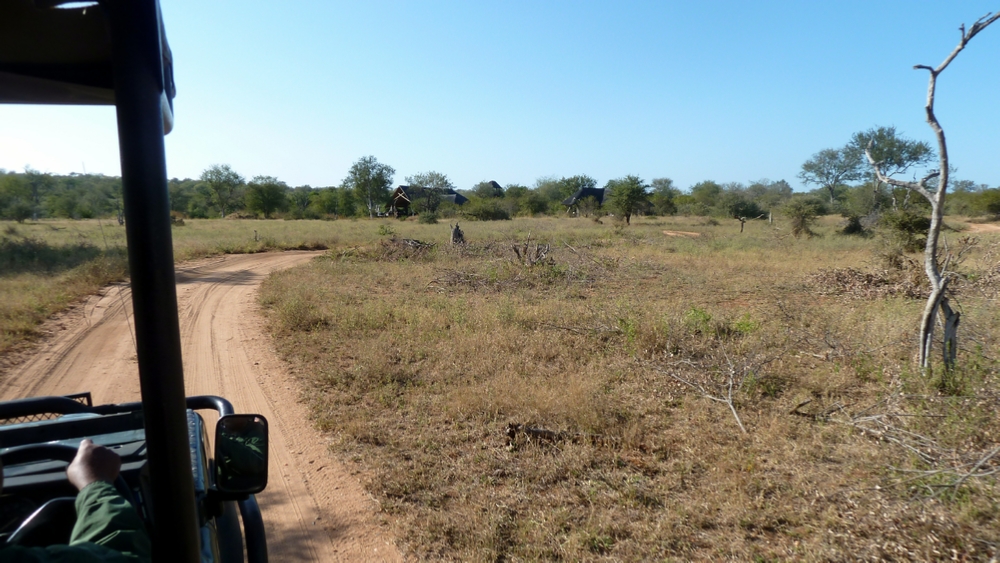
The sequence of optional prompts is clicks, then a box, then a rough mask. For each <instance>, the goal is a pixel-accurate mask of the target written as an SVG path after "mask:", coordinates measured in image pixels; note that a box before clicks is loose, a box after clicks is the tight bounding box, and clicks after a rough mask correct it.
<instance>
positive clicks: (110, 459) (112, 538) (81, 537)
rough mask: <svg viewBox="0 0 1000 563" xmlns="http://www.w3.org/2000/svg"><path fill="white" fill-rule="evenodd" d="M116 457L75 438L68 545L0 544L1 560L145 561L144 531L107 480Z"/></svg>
mask: <svg viewBox="0 0 1000 563" xmlns="http://www.w3.org/2000/svg"><path fill="white" fill-rule="evenodd" d="M120 470H121V458H119V457H118V456H117V455H116V454H115V453H114V452H112V451H111V450H109V449H107V448H104V447H101V446H96V445H94V443H93V442H91V441H90V440H84V441H83V442H81V443H80V449H79V450H78V451H77V454H76V458H74V459H73V462H72V463H71V464H70V466H69V467H68V468H67V469H66V476H67V477H68V478H69V481H70V482H71V483H73V485H75V486H76V487H77V488H78V489H80V493H79V494H78V495H77V497H76V526H74V527H73V534H72V536H71V537H70V545H53V546H49V547H46V548H41V547H22V546H9V547H6V548H4V549H0V560H2V561H3V562H4V563H91V562H93V563H136V562H148V561H149V560H150V545H149V536H148V535H147V534H146V530H145V528H144V527H143V524H142V520H141V519H140V518H139V515H138V513H136V511H135V508H133V507H132V505H131V504H129V503H128V501H126V500H125V498H124V497H122V496H121V494H119V493H118V491H117V490H116V489H115V487H114V485H112V483H113V482H114V481H115V479H117V478H118V472H119V471H120Z"/></svg>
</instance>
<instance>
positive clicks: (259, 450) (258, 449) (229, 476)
mask: <svg viewBox="0 0 1000 563" xmlns="http://www.w3.org/2000/svg"><path fill="white" fill-rule="evenodd" d="M215 486H216V488H217V489H218V490H219V492H221V493H228V494H236V495H246V494H255V493H259V492H261V491H263V490H264V487H266V486H267V420H266V419H265V418H264V417H263V416H261V415H259V414H230V415H226V416H223V417H222V418H220V419H219V422H218V423H217V424H216V425H215Z"/></svg>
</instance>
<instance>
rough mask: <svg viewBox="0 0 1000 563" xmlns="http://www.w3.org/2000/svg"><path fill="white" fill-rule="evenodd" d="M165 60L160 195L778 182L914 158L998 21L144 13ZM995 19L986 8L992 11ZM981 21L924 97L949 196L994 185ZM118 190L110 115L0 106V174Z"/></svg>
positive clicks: (801, 9)
mask: <svg viewBox="0 0 1000 563" xmlns="http://www.w3.org/2000/svg"><path fill="white" fill-rule="evenodd" d="M161 3H162V10H163V14H164V19H165V23H166V28H167V35H168V39H169V41H170V44H171V47H172V49H173V53H174V59H175V78H176V82H177V89H178V95H177V98H176V100H175V113H176V128H175V130H174V132H173V133H171V134H170V135H169V136H168V137H167V164H168V170H169V174H170V176H171V177H180V178H184V177H197V176H198V175H199V174H200V173H201V171H202V170H204V169H205V168H206V167H207V166H209V165H211V164H215V163H228V164H230V165H231V166H233V168H234V169H236V170H237V171H238V172H240V173H241V174H243V175H244V176H246V177H248V178H249V177H251V176H254V175H258V174H266V175H272V176H277V177H278V178H279V179H282V180H284V181H285V182H287V183H288V184H290V185H293V186H294V185H302V184H310V185H313V186H328V185H336V184H338V183H339V182H340V181H341V180H342V179H343V178H344V176H345V175H346V174H347V171H348V169H349V168H350V166H351V164H352V163H353V162H354V161H355V160H357V159H358V158H359V157H361V156H365V155H374V156H376V157H377V158H378V159H379V161H381V162H384V163H387V164H389V165H391V166H393V167H394V168H395V169H396V178H395V180H396V183H402V182H403V181H404V177H405V176H407V175H411V174H414V173H418V172H425V171H428V170H435V171H439V172H442V173H445V174H447V175H448V176H449V177H450V178H451V179H452V181H453V182H454V183H455V184H456V185H457V186H458V187H459V188H468V187H471V186H472V185H473V184H475V183H476V182H479V181H481V180H497V181H498V182H500V183H501V184H511V183H520V184H525V185H529V186H530V185H532V184H533V183H534V182H535V180H536V179H537V178H539V177H542V176H571V175H575V174H588V175H591V176H593V177H595V178H596V179H597V180H598V182H599V183H600V184H603V183H604V182H606V181H607V180H609V179H612V178H616V177H621V176H624V175H626V174H636V175H639V176H640V177H642V178H644V179H646V180H647V181H648V180H651V179H652V178H657V177H669V178H672V179H673V180H674V181H675V184H676V185H678V186H679V187H681V188H687V187H689V186H690V185H692V184H694V183H696V182H699V181H701V180H706V179H711V180H715V181H718V182H731V181H742V182H746V181H751V180H757V179H761V178H770V179H772V180H778V179H785V180H787V181H789V182H790V183H791V184H792V185H793V186H794V187H796V189H803V186H801V183H800V181H799V180H798V178H797V177H796V175H797V174H798V172H799V169H800V167H801V165H802V163H803V162H804V161H805V160H806V159H808V158H809V157H810V156H811V155H813V154H814V153H816V152H818V151H819V150H822V149H824V148H830V147H839V146H841V145H843V144H844V143H846V142H847V141H848V139H849V138H850V136H851V134H852V133H854V132H856V131H860V130H864V129H868V128H870V127H874V126H878V125H895V126H896V127H897V129H898V130H899V131H901V132H902V133H904V134H905V135H906V136H908V137H910V138H914V139H920V140H926V141H928V142H933V137H932V135H931V132H930V129H929V128H928V127H927V124H926V123H925V122H924V120H923V103H924V99H925V96H926V87H927V73H926V72H924V71H916V70H913V69H912V66H913V65H914V64H918V63H920V64H930V65H937V64H938V63H940V62H941V61H942V60H943V59H944V57H945V56H946V55H947V54H948V53H949V52H950V51H951V49H952V48H954V46H955V45H956V44H957V42H958V39H959V33H958V29H957V28H958V26H959V24H961V23H963V22H964V23H966V24H971V23H972V22H973V21H975V20H976V18H978V17H980V16H982V15H984V14H986V13H987V12H988V11H990V10H991V9H992V10H997V9H1000V4H998V5H991V2H985V1H978V0H959V1H955V0H951V1H943V0H940V1H929V0H909V1H874V0H870V1H838V2H812V1H798V2H777V1H774V2H768V1H756V2H746V1H740V2H735V1H702V2H679V1H677V2H674V1H663V2H588V1H576V2H545V1H530V2H529V1H525V2H472V1H466V2H444V1H441V2H334V1H315V2H306V1H301V2H273V1H272V2H262V1H241V2H234V1H212V2H205V1H204V0H197V1H196V0H161ZM993 4H996V1H995V0H994V2H993ZM998 55H1000V24H997V25H994V26H993V27H991V28H988V29H987V30H986V31H984V32H983V33H982V34H980V35H978V36H977V37H976V38H975V39H974V40H973V41H972V42H971V43H970V45H969V47H968V48H967V49H966V51H965V52H963V53H962V54H961V55H960V56H959V58H958V59H957V60H956V61H955V62H954V63H953V64H952V66H951V67H949V69H948V70H947V71H946V72H945V73H944V74H943V75H942V77H941V78H940V80H939V87H938V97H937V110H938V117H939V119H940V120H941V122H942V124H943V125H944V128H945V131H946V134H947V135H948V141H949V153H950V155H951V157H952V163H953V165H954V166H957V167H958V169H959V172H958V177H959V178H961V179H970V180H974V181H976V182H979V183H986V184H989V185H990V186H998V185H1000V154H998V153H1000V106H998V105H997V103H996V102H997V99H998V93H1000V65H998V64H997V61H998ZM25 165H30V166H32V167H34V168H37V169H39V170H43V171H48V172H53V173H68V172H82V171H84V169H85V170H86V171H87V172H91V173H93V172H99V173H104V174H111V175H117V174H119V173H120V168H119V164H118V152H117V137H116V129H115V119H114V112H113V109H112V108H110V107H97V108H94V107H55V106H0V168H6V169H8V170H21V169H23V168H24V166H25Z"/></svg>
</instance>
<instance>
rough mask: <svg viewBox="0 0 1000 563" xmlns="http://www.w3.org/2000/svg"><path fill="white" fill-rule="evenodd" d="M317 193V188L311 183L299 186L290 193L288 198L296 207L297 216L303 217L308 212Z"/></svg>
mask: <svg viewBox="0 0 1000 563" xmlns="http://www.w3.org/2000/svg"><path fill="white" fill-rule="evenodd" d="M316 194H317V190H314V189H313V188H312V186H309V185H305V186H299V187H297V188H294V189H292V190H291V191H290V192H289V193H288V200H289V201H290V202H291V204H292V206H293V207H294V208H295V215H296V217H298V218H302V217H305V216H306V215H307V214H308V211H309V206H310V205H311V204H312V200H313V198H314V197H315V196H316Z"/></svg>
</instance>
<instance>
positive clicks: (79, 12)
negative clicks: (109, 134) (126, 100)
mask: <svg viewBox="0 0 1000 563" xmlns="http://www.w3.org/2000/svg"><path fill="white" fill-rule="evenodd" d="M160 44H161V52H162V55H163V63H164V64H163V69H164V76H163V87H164V88H163V89H164V102H165V104H163V105H164V108H163V110H164V124H165V125H167V124H168V123H169V122H171V121H172V117H173V115H172V114H173V103H172V100H173V98H174V94H175V89H174V81H173V65H172V56H171V53H170V47H169V45H168V44H167V40H166V34H165V32H164V30H163V23H162V19H161V20H160ZM0 103H15V104H17V103H21V104H74V105H79V104H85V105H95V104H96V105H114V103H115V91H114V68H113V62H112V37H111V33H110V30H109V26H108V22H107V20H106V16H105V13H104V10H103V9H101V6H100V5H99V4H98V3H97V2H79V1H70V0H3V1H2V2H0Z"/></svg>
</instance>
